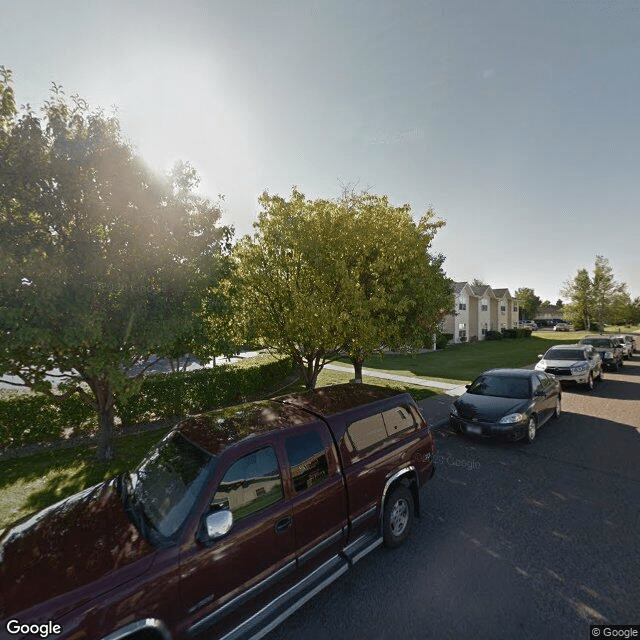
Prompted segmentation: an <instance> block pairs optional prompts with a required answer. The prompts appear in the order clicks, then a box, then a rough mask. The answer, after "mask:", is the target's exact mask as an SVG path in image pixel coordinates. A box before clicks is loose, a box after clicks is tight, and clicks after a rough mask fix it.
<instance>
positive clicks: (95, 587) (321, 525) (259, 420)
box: [0, 384, 434, 640]
mask: <svg viewBox="0 0 640 640" xmlns="http://www.w3.org/2000/svg"><path fill="white" fill-rule="evenodd" d="M433 453H434V441H433V437H432V434H431V432H430V430H429V428H428V426H427V424H426V422H425V421H424V419H423V417H422V416H421V414H420V412H419V411H418V409H417V407H416V405H415V402H414V401H413V399H412V398H411V396H410V395H409V394H398V393H394V392H392V391H385V390H381V389H379V388H375V387H368V386H366V385H351V384H350V385H337V386H334V387H327V388H323V389H318V390H315V391H311V392H307V393H300V394H293V395H289V396H284V397H281V398H278V399H275V400H269V401H264V402H256V403H250V404H246V405H242V406H240V407H233V408H231V409H225V410H221V411H216V412H212V413H207V414H203V415H199V416H194V417H191V418H187V419H186V420H184V421H183V422H181V423H180V424H178V425H177V426H176V427H175V428H174V429H173V430H172V431H171V432H170V433H169V434H168V435H167V436H166V437H165V438H164V439H163V440H162V441H161V442H160V443H159V444H158V445H157V446H156V447H155V448H154V449H153V450H152V451H151V452H150V453H149V454H148V455H147V457H146V458H145V459H144V460H143V461H142V462H141V463H140V465H138V467H137V468H136V469H135V470H134V471H133V472H131V473H125V474H122V475H121V476H119V477H118V478H116V479H114V480H111V481H108V482H105V483H103V484H99V485H97V486H95V487H91V488H89V489H87V490H85V491H83V492H82V493H78V494H76V495H74V496H72V497H70V498H67V499H66V500H63V501H62V502H59V503H58V504H55V505H53V506H51V507H48V508H47V509H45V510H43V511H41V512H39V513H37V514H35V515H33V516H31V517H30V518H27V519H25V520H23V521H21V522H19V523H18V524H16V525H14V526H13V527H12V528H10V529H8V530H7V531H6V532H5V533H4V535H3V536H2V538H0V587H1V588H0V621H1V622H0V638H3V639H4V638H10V639H13V638H16V639H17V638H66V639H70V640H71V639H73V640H176V639H179V638H180V639H190V640H191V639H196V638H224V639H225V640H230V639H231V638H234V639H235V638H260V637H262V636H263V635H265V634H266V633H268V632H269V631H270V630H271V629H273V628H274V627H275V626H276V625H278V624H279V623H280V622H281V621H282V620H284V619H285V618H286V617H287V616H288V615H290V614H291V613H292V612H293V611H295V610H296V609H297V608H299V607H300V606H302V605H303V604H304V603H305V602H307V601H308V600H309V599H310V598H312V597H313V596H314V595H315V594H316V593H318V592H319V591H320V590H321V589H323V588H324V587H326V586H327V585H329V584H331V582H333V581H334V580H336V579H337V578H339V577H340V576H341V575H342V574H343V573H345V572H346V571H347V570H349V569H350V568H351V567H352V566H353V565H354V564H355V563H356V562H357V561H358V560H359V559H360V558H362V557H363V556H365V555H366V554H367V553H369V552H370V551H372V550H373V549H375V548H376V547H378V546H379V545H380V544H382V543H383V542H384V543H385V544H386V545H387V546H388V547H395V546H397V545H399V544H400V543H401V542H402V541H403V540H404V539H405V537H406V536H407V534H408V533H409V529H410V526H411V522H412V518H413V517H414V515H416V516H418V515H419V489H420V487H421V485H422V484H423V483H424V482H425V481H426V480H428V479H429V478H431V476H432V475H433V472H434V466H433V463H432V460H433Z"/></svg>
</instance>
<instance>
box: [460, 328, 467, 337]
mask: <svg viewBox="0 0 640 640" xmlns="http://www.w3.org/2000/svg"><path fill="white" fill-rule="evenodd" d="M466 337H467V330H466V329H460V331H459V332H458V338H466Z"/></svg>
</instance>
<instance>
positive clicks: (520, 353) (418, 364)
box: [342, 331, 584, 382]
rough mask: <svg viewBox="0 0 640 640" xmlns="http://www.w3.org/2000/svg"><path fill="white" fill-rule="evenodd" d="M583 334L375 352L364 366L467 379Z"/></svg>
mask: <svg viewBox="0 0 640 640" xmlns="http://www.w3.org/2000/svg"><path fill="white" fill-rule="evenodd" d="M583 335H584V332H571V333H555V332H553V331H537V332H535V333H534V334H533V335H532V336H531V338H520V339H517V340H507V339H505V340H495V341H494V340H491V341H488V340H484V341H482V342H474V343H470V344H466V343H465V344H453V345H449V346H448V347H447V348H446V349H444V350H442V351H435V352H432V353H422V354H414V355H382V356H379V355H377V356H373V357H371V358H369V359H367V360H366V361H365V363H364V366H365V368H369V369H380V370H383V371H387V372H390V373H397V374H399V375H406V376H422V377H424V378H429V379H440V380H442V379H445V380H449V381H451V380H453V381H457V382H468V381H470V380H473V379H474V378H475V377H476V376H478V375H479V374H480V373H482V372H483V371H485V370H486V369H491V368H494V367H523V366H526V365H529V364H533V363H534V362H537V360H538V354H540V353H544V352H545V351H546V350H547V349H548V348H549V347H551V346H553V345H554V344H569V343H571V342H576V341H577V340H579V339H580V337H581V336H583ZM342 362H348V361H347V360H342Z"/></svg>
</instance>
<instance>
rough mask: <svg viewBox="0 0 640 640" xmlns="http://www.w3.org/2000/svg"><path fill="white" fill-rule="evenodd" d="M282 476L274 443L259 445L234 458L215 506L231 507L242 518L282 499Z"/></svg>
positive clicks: (237, 518)
mask: <svg viewBox="0 0 640 640" xmlns="http://www.w3.org/2000/svg"><path fill="white" fill-rule="evenodd" d="M283 495H284V494H283V491H282V478H281V476H280V469H279V467H278V459H277V458H276V454H275V451H274V450H273V447H265V448H264V449H258V450H257V451H254V452H253V453H250V454H249V455H247V456H244V457H242V458H240V459H239V460H237V461H236V462H234V463H233V464H232V465H231V466H230V467H229V469H228V470H227V472H226V473H225V474H224V478H223V479H222V481H221V482H220V485H219V486H218V489H217V491H216V492H215V495H214V496H213V500H212V501H211V504H212V506H214V507H217V508H228V509H230V510H231V513H233V519H234V520H235V521H238V520H242V519H243V518H246V517H248V516H250V515H252V514H254V513H257V512H258V511H261V510H262V509H265V508H266V507H269V506H271V505H272V504H275V503H276V502H278V501H279V500H282V499H283Z"/></svg>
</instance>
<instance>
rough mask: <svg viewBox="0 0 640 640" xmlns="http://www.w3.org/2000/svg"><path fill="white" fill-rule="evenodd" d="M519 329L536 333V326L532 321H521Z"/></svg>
mask: <svg viewBox="0 0 640 640" xmlns="http://www.w3.org/2000/svg"><path fill="white" fill-rule="evenodd" d="M519 327H520V329H530V330H531V331H537V330H538V325H537V324H536V323H535V322H534V321H533V320H523V321H522V322H520V323H519Z"/></svg>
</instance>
